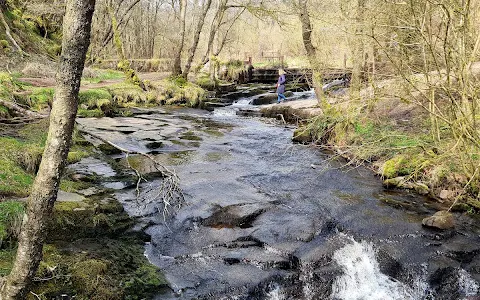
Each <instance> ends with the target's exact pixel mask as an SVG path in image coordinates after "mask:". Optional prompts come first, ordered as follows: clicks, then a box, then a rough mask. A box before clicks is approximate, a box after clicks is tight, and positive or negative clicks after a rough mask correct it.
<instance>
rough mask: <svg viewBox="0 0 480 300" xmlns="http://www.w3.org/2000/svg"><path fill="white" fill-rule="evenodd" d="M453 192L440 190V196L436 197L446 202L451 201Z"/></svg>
mask: <svg viewBox="0 0 480 300" xmlns="http://www.w3.org/2000/svg"><path fill="white" fill-rule="evenodd" d="M453 193H454V192H453V191H449V190H442V191H441V192H440V195H438V197H439V198H440V199H442V200H448V199H451V198H452V197H453Z"/></svg>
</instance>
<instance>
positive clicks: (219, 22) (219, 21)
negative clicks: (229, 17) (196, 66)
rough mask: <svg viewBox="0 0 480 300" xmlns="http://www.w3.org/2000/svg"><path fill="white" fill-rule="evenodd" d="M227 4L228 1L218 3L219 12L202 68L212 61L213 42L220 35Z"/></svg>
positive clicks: (211, 29)
mask: <svg viewBox="0 0 480 300" xmlns="http://www.w3.org/2000/svg"><path fill="white" fill-rule="evenodd" d="M227 2H228V0H221V1H220V3H218V9H217V12H216V13H215V17H214V18H213V22H212V26H211V27H210V33H209V36H208V43H207V51H206V52H205V55H204V56H203V58H202V61H201V63H200V66H204V65H206V64H207V63H208V62H209V61H210V56H211V54H212V53H213V50H212V49H213V42H214V40H215V36H216V35H217V33H218V30H219V29H220V26H221V25H222V21H223V17H224V15H225V11H226V9H227Z"/></svg>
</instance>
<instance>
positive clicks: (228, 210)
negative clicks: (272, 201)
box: [202, 203, 270, 228]
mask: <svg viewBox="0 0 480 300" xmlns="http://www.w3.org/2000/svg"><path fill="white" fill-rule="evenodd" d="M269 207H270V206H269V205H268V204H267V205H265V204H260V203H258V204H245V205H231V206H226V207H221V208H218V209H217V210H216V211H215V212H214V213H213V214H212V215H211V216H210V217H208V218H206V219H204V220H203V221H202V225H204V226H209V227H215V228H225V227H226V228H233V227H240V228H248V227H252V223H253V221H255V219H256V218H257V217H258V216H259V215H261V214H262V213H264V212H265V211H266V210H268V208H269Z"/></svg>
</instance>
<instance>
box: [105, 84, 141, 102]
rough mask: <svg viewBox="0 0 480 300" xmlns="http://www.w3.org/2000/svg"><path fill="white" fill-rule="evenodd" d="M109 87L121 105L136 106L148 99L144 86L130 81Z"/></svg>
mask: <svg viewBox="0 0 480 300" xmlns="http://www.w3.org/2000/svg"><path fill="white" fill-rule="evenodd" d="M107 89H108V91H109V92H110V93H111V94H112V96H113V98H114V99H115V101H116V102H117V103H118V105H120V106H124V107H128V106H134V105H137V104H141V103H145V102H146V99H147V95H146V93H145V92H144V91H143V90H142V88H140V87H139V86H138V85H135V84H132V83H129V82H122V83H117V84H114V85H111V86H109V87H108V88H107ZM129 104H132V105H129Z"/></svg>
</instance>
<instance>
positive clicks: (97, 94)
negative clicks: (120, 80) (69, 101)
mask: <svg viewBox="0 0 480 300" xmlns="http://www.w3.org/2000/svg"><path fill="white" fill-rule="evenodd" d="M78 99H79V103H80V104H84V105H87V106H88V108H91V109H92V108H99V106H98V105H97V103H99V101H100V100H101V102H105V101H108V102H110V101H111V100H112V95H111V94H110V93H109V92H108V91H107V90H106V89H91V90H86V91H80V92H79V94H78Z"/></svg>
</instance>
